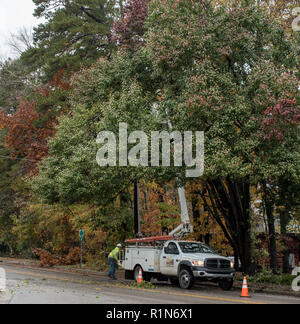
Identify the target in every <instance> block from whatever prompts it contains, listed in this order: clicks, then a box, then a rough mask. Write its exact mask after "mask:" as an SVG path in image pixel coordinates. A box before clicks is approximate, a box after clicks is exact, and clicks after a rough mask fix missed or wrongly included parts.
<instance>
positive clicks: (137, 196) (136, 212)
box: [134, 180, 141, 237]
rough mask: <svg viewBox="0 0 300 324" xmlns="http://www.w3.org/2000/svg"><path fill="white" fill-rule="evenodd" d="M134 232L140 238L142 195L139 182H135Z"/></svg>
mask: <svg viewBox="0 0 300 324" xmlns="http://www.w3.org/2000/svg"><path fill="white" fill-rule="evenodd" d="M134 232H135V236H136V237H138V236H140V233H141V222H140V194H139V181H138V180H135V182H134Z"/></svg>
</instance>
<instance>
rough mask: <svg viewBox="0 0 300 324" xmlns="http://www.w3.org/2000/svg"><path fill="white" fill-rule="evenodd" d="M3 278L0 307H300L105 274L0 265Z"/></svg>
mask: <svg viewBox="0 0 300 324" xmlns="http://www.w3.org/2000/svg"><path fill="white" fill-rule="evenodd" d="M0 267H1V268H3V269H5V271H6V277H7V288H6V292H5V293H0V304H111V305H112V304H113V305H115V304H300V298H294V297H284V296H269V295H264V294H255V295H254V296H252V297H251V298H249V299H242V298H240V293H239V292H238V291H230V292H223V291H222V290H220V289H219V288H218V287H207V286H196V287H195V288H193V289H192V290H189V291H185V290H181V289H179V288H176V287H173V286H169V285H166V284H164V285H163V284H162V285H158V286H157V288H156V289H150V290H148V289H140V288H134V287H130V288H129V287H126V286H125V285H124V280H122V279H121V278H119V280H118V281H117V282H114V281H112V280H110V279H108V278H107V277H106V275H105V274H102V275H101V274H99V275H97V276H95V275H82V274H74V273H67V272H63V271H57V270H51V269H50V270H49V269H47V270H44V269H37V268H30V267H25V266H16V265H11V264H5V263H1V264H0Z"/></svg>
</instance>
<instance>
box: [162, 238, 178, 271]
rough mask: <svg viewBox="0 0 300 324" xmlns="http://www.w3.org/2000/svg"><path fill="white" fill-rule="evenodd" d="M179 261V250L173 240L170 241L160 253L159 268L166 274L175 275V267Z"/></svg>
mask: <svg viewBox="0 0 300 324" xmlns="http://www.w3.org/2000/svg"><path fill="white" fill-rule="evenodd" d="M179 262H180V252H179V249H178V246H177V244H176V243H174V242H170V243H169V244H168V245H167V246H166V247H165V248H164V250H163V252H162V254H161V261H160V270H161V273H162V274H164V275H167V276H177V268H178V264H179Z"/></svg>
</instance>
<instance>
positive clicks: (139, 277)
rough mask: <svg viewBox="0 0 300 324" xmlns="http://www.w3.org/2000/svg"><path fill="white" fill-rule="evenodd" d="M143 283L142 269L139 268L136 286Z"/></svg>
mask: <svg viewBox="0 0 300 324" xmlns="http://www.w3.org/2000/svg"><path fill="white" fill-rule="evenodd" d="M142 282H143V272H142V269H141V268H140V271H139V276H138V282H137V283H138V285H140V284H141V283H142Z"/></svg>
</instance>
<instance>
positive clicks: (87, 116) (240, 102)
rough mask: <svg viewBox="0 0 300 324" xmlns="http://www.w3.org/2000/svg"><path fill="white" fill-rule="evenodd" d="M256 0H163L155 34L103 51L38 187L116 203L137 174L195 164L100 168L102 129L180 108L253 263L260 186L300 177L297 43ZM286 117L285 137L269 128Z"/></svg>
mask: <svg viewBox="0 0 300 324" xmlns="http://www.w3.org/2000/svg"><path fill="white" fill-rule="evenodd" d="M249 3H250V2H249V1H245V2H241V3H240V4H236V6H234V7H230V8H228V7H226V6H220V7H218V8H214V7H213V6H212V5H211V2H210V1H205V0H192V1H186V0H179V1H174V0H153V1H151V2H150V6H149V16H148V18H146V22H145V25H144V30H145V31H146V33H145V35H144V36H143V44H144V45H143V46H138V47H134V51H132V49H133V48H132V47H130V48H129V50H130V52H128V53H126V52H125V54H124V53H122V54H121V53H116V54H114V55H113V59H112V60H111V61H107V60H102V61H99V62H97V63H96V64H95V66H93V68H91V69H89V70H86V71H84V72H83V73H82V75H81V76H80V77H79V78H78V80H77V81H76V82H75V83H74V97H73V98H74V100H73V107H74V111H73V112H72V115H71V116H68V117H65V118H63V119H61V121H60V125H59V127H58V133H57V136H56V138H55V139H53V140H52V141H51V143H50V157H49V158H48V159H46V160H45V162H44V163H43V165H42V166H41V169H40V176H39V177H38V178H37V179H36V180H35V182H34V188H35V190H36V192H39V193H40V194H41V196H42V198H44V199H45V200H46V201H47V202H58V201H60V202H64V203H73V202H77V201H80V202H81V201H86V200H92V201H93V202H95V203H97V204H106V203H107V202H108V201H110V200H111V199H114V198H115V197H116V196H117V195H118V194H119V193H120V192H121V191H123V190H125V189H126V188H128V186H129V184H130V183H131V182H132V181H133V180H134V179H135V178H136V177H144V178H147V176H148V178H160V179H164V180H165V181H168V180H169V179H170V178H172V177H173V178H175V177H177V176H178V173H179V172H180V171H184V168H183V169H182V170H180V169H179V170H176V171H174V168H165V169H147V168H142V167H141V168H137V169H130V168H119V167H115V168H100V167H99V166H98V165H97V163H96V153H97V148H98V146H97V145H96V137H97V134H98V132H99V131H101V130H111V131H114V132H115V133H117V131H118V129H117V128H118V123H119V122H127V123H128V124H129V132H130V130H144V131H145V132H149V131H150V130H162V129H165V130H166V129H167V125H166V123H165V122H166V121H167V120H168V119H170V120H171V122H172V125H173V127H174V129H177V130H181V131H186V130H188V131H199V130H203V131H205V132H206V140H205V174H204V177H203V180H204V181H205V183H206V187H205V188H204V190H203V192H199V193H198V194H199V195H201V196H202V197H203V199H204V200H205V199H209V200H210V203H208V204H207V205H209V206H211V210H210V212H211V214H212V215H213V216H214V217H215V219H216V220H217V222H218V223H219V225H220V226H221V227H222V229H223V231H224V233H225V235H226V237H227V239H228V241H229V242H230V243H231V245H232V247H233V248H234V250H235V255H236V257H240V258H241V261H242V264H243V270H244V271H245V272H247V273H253V271H254V270H255V263H256V262H255V260H254V254H253V250H252V247H253V246H252V244H253V241H252V237H251V221H252V217H251V216H252V214H251V194H250V188H251V185H255V186H257V185H259V184H264V183H266V184H268V183H269V182H270V180H274V181H277V179H279V177H281V178H285V179H290V178H292V177H295V176H296V178H295V181H298V180H297V170H299V148H297V145H296V144H297V143H296V136H295V133H296V131H297V127H298V121H297V117H296V116H298V112H299V106H298V105H297V102H296V101H295V98H296V97H297V96H298V88H297V84H298V83H297V82H298V80H297V78H296V77H295V74H294V73H293V71H295V70H296V69H297V58H296V47H295V44H294V43H293V42H292V41H288V40H287V39H286V37H285V33H284V31H283V30H282V29H281V28H280V27H279V26H278V25H277V24H276V23H274V22H273V21H272V20H270V19H269V18H268V17H267V16H266V15H265V13H264V12H263V11H262V10H260V9H259V8H258V7H257V6H256V5H255V4H254V5H252V4H249ZM174 22H176V24H175V23H174ZM134 33H136V31H135V30H134ZM126 39H130V37H129V38H128V35H126ZM282 100H284V101H282ZM283 102H284V103H288V105H286V104H283V105H282V103H283ZM278 105H281V106H282V111H283V114H284V115H287V114H288V115H289V116H290V117H291V118H288V119H287V120H284V119H283V124H280V123H279V124H277V123H273V121H272V120H269V119H268V118H269V117H270V114H272V113H273V115H275V112H277V111H278ZM153 107H155V109H153ZM272 111H273V112H272ZM290 119H292V123H291V122H290ZM282 127H283V129H288V130H289V131H288V132H286V133H285V135H284V136H285V140H282V138H278V137H277V138H275V139H274V138H273V135H272V136H271V137H270V136H269V135H270V134H275V137H276V135H278V132H280V129H282ZM270 129H271V130H270ZM266 132H267V133H266ZM290 150H291V151H290ZM280 152H281V154H280ZM291 152H292V153H291ZM182 174H184V172H182ZM181 180H182V182H185V181H186V179H184V178H182V179H181ZM223 220H224V221H225V222H224V221H223Z"/></svg>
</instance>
